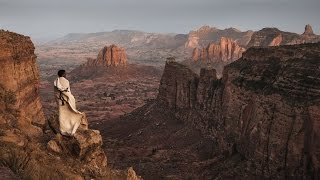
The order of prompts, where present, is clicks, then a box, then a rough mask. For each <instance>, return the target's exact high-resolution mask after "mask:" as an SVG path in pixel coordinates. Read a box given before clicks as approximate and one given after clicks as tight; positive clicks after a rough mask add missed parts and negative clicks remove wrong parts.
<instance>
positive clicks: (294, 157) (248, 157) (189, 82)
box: [158, 43, 320, 179]
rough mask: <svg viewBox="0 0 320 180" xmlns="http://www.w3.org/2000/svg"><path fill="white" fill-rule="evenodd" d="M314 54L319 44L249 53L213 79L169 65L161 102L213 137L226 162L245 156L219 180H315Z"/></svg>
mask: <svg viewBox="0 0 320 180" xmlns="http://www.w3.org/2000/svg"><path fill="white" fill-rule="evenodd" d="M319 52H320V43H317V44H302V45H293V46H279V47H269V48H250V49H249V50H247V52H245V53H244V55H243V57H242V58H241V59H240V60H238V61H235V62H233V63H231V64H230V65H228V66H226V68H225V70H224V73H223V78H222V79H218V80H217V79H216V77H215V74H214V71H212V70H205V69H204V70H202V71H201V76H200V77H199V76H198V75H196V74H194V73H193V72H192V71H189V70H188V69H187V68H186V67H184V66H182V65H179V64H177V63H175V62H170V63H167V64H166V67H165V70H164V74H163V77H162V79H161V85H160V87H159V95H158V101H159V102H162V103H163V104H165V105H166V106H167V107H168V108H171V109H175V115H176V117H178V118H179V119H181V120H182V121H184V122H185V123H187V124H191V127H196V128H197V129H199V130H200V131H201V132H202V133H203V134H204V136H206V137H212V141H213V142H214V143H215V144H217V146H218V148H217V149H216V150H215V151H214V152H213V153H214V154H220V155H221V154H224V156H225V158H226V162H230V161H233V160H232V158H231V157H234V155H235V154H240V155H241V156H242V157H244V159H243V160H239V162H237V164H238V165H237V167H235V168H234V170H232V171H230V170H228V172H227V173H224V172H220V177H221V178H222V179H223V177H229V178H232V177H233V178H235V177H237V178H238V179H242V178H243V179H248V178H249V179H250V178H258V177H259V178H271V179H284V178H287V179H292V178H302V179H303V178H306V179H318V178H319V170H320V168H319V161H320V153H319V152H320V143H319V142H320V141H319V140H320V139H319V137H320V136H319V131H320V129H319V128H320V126H319V125H318V124H319V122H318V121H319V119H320V115H319V112H320V103H319V102H320V71H319V67H320V55H319V54H320V53H319ZM228 157H230V158H231V159H230V160H228ZM217 165H218V164H217Z"/></svg>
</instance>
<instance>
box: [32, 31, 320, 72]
mask: <svg viewBox="0 0 320 180" xmlns="http://www.w3.org/2000/svg"><path fill="white" fill-rule="evenodd" d="M222 38H224V39H226V38H227V39H228V41H229V42H233V43H230V46H231V45H232V46H234V47H237V48H236V50H237V52H239V53H242V52H243V51H242V50H241V51H239V50H238V49H239V48H244V49H247V48H249V47H252V46H277V45H288V44H301V43H310V42H319V41H320V36H318V35H315V34H314V33H313V30H312V27H311V26H310V25H307V26H306V27H305V32H304V33H303V34H301V35H300V34H296V33H291V32H284V31H281V30H279V29H277V28H263V29H262V30H260V31H256V32H254V31H245V32H242V31H240V30H238V29H235V28H227V29H224V30H221V29H218V28H215V27H210V26H203V27H201V28H199V29H198V30H195V31H190V33H188V34H173V33H168V34H159V33H148V32H142V31H132V30H115V31H112V32H98V33H71V34H68V35H66V36H64V37H62V38H59V39H56V40H54V41H51V42H48V43H45V44H40V45H38V46H37V48H36V49H37V50H36V53H37V55H38V57H39V60H40V61H41V60H43V59H73V60H78V61H79V63H80V62H81V63H82V62H85V61H86V58H89V57H90V58H91V57H95V56H96V54H97V53H98V52H99V50H100V49H101V47H104V46H106V45H111V44H116V45H119V46H122V47H124V48H125V49H126V51H127V54H128V59H129V63H138V64H148V65H155V66H158V65H163V62H164V61H165V60H166V58H167V57H169V56H173V57H175V58H176V60H177V61H183V60H186V59H192V57H193V60H195V61H197V60H200V59H194V57H197V56H195V55H192V52H194V50H195V48H197V49H198V51H197V52H203V53H204V55H203V56H199V57H207V59H203V58H202V60H206V61H211V59H214V62H217V61H218V62H219V61H222V59H221V60H220V59H219V57H216V56H215V55H216V54H219V56H220V57H232V58H230V59H227V62H232V61H234V60H236V59H237V58H238V57H240V56H241V54H237V52H236V53H235V52H233V49H232V47H229V46H228V43H223V44H226V47H218V46H219V45H221V39H222ZM213 46H214V47H216V48H217V49H226V51H223V52H222V51H221V52H217V51H215V52H212V51H210V49H211V50H212V49H214V48H212V47H213ZM210 54H211V55H212V56H214V57H211V56H210ZM229 54H234V55H232V56H230V55H229ZM225 60H226V59H225V58H224V59H223V61H225Z"/></svg>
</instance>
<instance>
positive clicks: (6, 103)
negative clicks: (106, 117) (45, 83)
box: [0, 30, 139, 179]
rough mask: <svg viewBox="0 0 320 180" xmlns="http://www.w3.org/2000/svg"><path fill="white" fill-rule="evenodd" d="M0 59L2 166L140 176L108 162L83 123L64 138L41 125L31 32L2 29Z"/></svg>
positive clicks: (69, 174)
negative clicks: (13, 31)
mask: <svg viewBox="0 0 320 180" xmlns="http://www.w3.org/2000/svg"><path fill="white" fill-rule="evenodd" d="M0 63H1V67H2V71H1V77H0V112H1V114H0V166H4V167H9V168H10V169H11V170H12V171H13V172H14V173H15V174H17V175H18V176H19V177H21V178H22V179H88V178H102V179H103V178H106V179H139V177H138V176H136V175H135V173H134V172H133V170H132V168H131V169H129V170H128V171H127V172H125V171H116V170H111V169H110V168H108V167H107V158H106V155H105V153H104V151H103V150H102V149H101V146H102V138H101V135H100V133H99V131H95V130H90V129H87V125H84V126H81V128H80V129H79V130H78V131H77V132H76V135H75V136H74V137H63V136H61V135H59V134H57V135H55V133H53V131H51V130H50V129H48V128H47V127H46V126H45V125H46V124H47V121H46V120H45V118H44V115H43V112H42V108H41V103H40V101H39V91H38V87H37V86H38V84H39V73H38V70H37V68H36V56H35V55H34V46H33V43H32V42H31V40H30V38H29V37H26V36H22V35H18V34H16V33H12V32H8V31H3V30H1V31H0Z"/></svg>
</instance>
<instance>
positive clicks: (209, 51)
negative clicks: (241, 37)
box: [192, 37, 245, 62]
mask: <svg viewBox="0 0 320 180" xmlns="http://www.w3.org/2000/svg"><path fill="white" fill-rule="evenodd" d="M244 51H245V49H244V48H243V47H241V46H239V45H238V44H237V43H236V42H234V41H233V40H231V39H229V38H224V37H222V38H221V39H220V42H219V43H218V44H215V43H210V44H209V45H208V46H207V47H206V48H203V49H200V48H195V49H194V50H193V53H192V60H194V61H206V62H232V61H235V60H237V59H239V58H240V57H241V55H242V53H243V52H244Z"/></svg>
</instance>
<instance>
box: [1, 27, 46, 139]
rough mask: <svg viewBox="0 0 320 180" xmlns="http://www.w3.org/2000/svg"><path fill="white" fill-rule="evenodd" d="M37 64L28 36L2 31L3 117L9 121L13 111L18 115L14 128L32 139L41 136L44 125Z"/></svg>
mask: <svg viewBox="0 0 320 180" xmlns="http://www.w3.org/2000/svg"><path fill="white" fill-rule="evenodd" d="M35 62H36V55H35V54H34V46H33V44H32V42H31V40H30V38H29V37H25V36H22V35H18V34H15V33H11V32H8V31H4V30H0V65H1V69H2V70H1V76H0V99H1V101H0V111H1V113H0V114H1V115H0V118H1V119H6V117H5V115H6V114H8V112H11V113H12V114H14V115H15V120H14V121H13V120H12V121H11V123H14V124H12V125H14V126H15V127H16V128H17V129H19V131H22V132H24V133H25V134H28V135H29V136H33V135H41V134H42V128H43V127H44V125H45V118H44V114H43V112H42V106H41V103H40V98H39V96H38V93H39V91H38V88H39V87H38V86H39V83H40V82H39V71H38V68H37V66H36V64H35ZM31 109H32V111H31Z"/></svg>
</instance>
